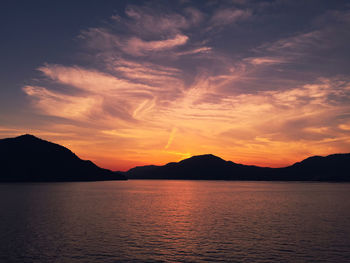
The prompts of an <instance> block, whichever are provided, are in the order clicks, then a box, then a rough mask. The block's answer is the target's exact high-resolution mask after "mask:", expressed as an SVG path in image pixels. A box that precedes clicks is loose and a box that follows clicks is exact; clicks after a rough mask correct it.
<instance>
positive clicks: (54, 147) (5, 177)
mask: <svg viewBox="0 0 350 263" xmlns="http://www.w3.org/2000/svg"><path fill="white" fill-rule="evenodd" d="M0 160H1V161H0V182H41V181H44V182H57V181H101V180H126V179H182V180H257V181H331V182H349V181H350V168H349V167H350V153H345V154H332V155H328V156H326V157H322V156H313V157H309V158H307V159H305V160H303V161H301V162H298V163H295V164H293V165H291V166H288V167H283V168H269V167H259V166H253V165H243V164H237V163H234V162H232V161H225V160H223V159H221V158H220V157H217V156H215V155H212V154H205V155H198V156H193V157H190V158H188V159H184V160H182V161H180V162H171V163H168V164H166V165H162V166H156V165H147V166H137V167H134V168H132V169H130V170H128V171H126V172H113V171H110V170H108V169H103V168H100V167H98V166H97V165H95V164H94V163H92V162H91V161H86V160H81V159H80V158H79V157H78V156H76V155H75V154H74V153H73V152H72V151H70V150H69V149H67V148H65V147H63V146H61V145H58V144H55V143H52V142H48V141H45V140H42V139H39V138H37V137H35V136H33V135H30V134H25V135H21V136H18V137H15V138H6V139H1V140H0Z"/></svg>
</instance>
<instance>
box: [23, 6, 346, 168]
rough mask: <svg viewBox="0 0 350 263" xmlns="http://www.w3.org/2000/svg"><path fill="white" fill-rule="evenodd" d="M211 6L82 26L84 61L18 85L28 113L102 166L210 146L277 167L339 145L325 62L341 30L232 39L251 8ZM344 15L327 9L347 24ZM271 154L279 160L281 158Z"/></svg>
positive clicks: (317, 28)
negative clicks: (86, 148)
mask: <svg viewBox="0 0 350 263" xmlns="http://www.w3.org/2000/svg"><path fill="white" fill-rule="evenodd" d="M211 5H212V6H211V8H212V10H210V11H208V10H207V9H205V8H203V9H200V8H199V7H198V6H197V7H195V6H191V4H186V5H185V4H184V5H183V6H181V8H180V9H179V10H178V11H177V12H175V11H169V10H168V9H166V8H164V9H160V10H161V11H159V10H158V9H155V10H156V11H155V10H153V9H151V8H150V7H148V6H147V5H142V6H141V5H138V6H137V5H134V6H128V8H127V9H126V10H125V13H124V14H118V15H115V16H113V17H112V18H111V19H110V20H109V21H108V22H106V23H105V24H104V25H103V26H96V27H94V28H88V29H86V30H83V31H82V32H81V34H80V38H79V39H80V41H81V43H82V44H83V47H84V52H86V57H85V59H86V60H89V65H90V66H89V67H86V66H82V65H79V63H78V62H77V64H76V65H75V66H72V65H69V66H68V65H56V64H44V65H43V66H41V67H39V69H38V70H39V72H41V74H42V78H41V79H39V80H38V81H35V82H34V84H32V85H27V86H25V87H24V88H23V91H24V92H25V93H26V94H27V95H28V96H29V98H30V99H31V102H32V105H33V106H34V108H35V109H36V110H37V112H39V113H40V114H42V115H46V116H52V117H58V118H62V119H64V121H66V122H65V123H60V124H59V125H58V126H59V127H61V128H60V131H61V130H64V128H63V127H65V128H66V129H67V130H69V131H70V132H72V133H75V134H80V133H84V132H86V133H87V134H88V135H89V136H94V138H96V141H98V148H99V149H100V150H99V151H98V152H99V153H100V154H101V155H102V156H104V157H103V158H105V162H108V163H109V164H110V163H111V162H112V160H113V158H117V159H118V158H119V159H118V160H120V161H123V162H125V163H128V165H129V164H130V162H131V163H137V161H136V160H141V159H143V160H145V161H146V162H148V163H152V162H153V163H162V162H166V161H170V160H174V158H175V157H176V158H178V157H179V156H182V157H183V156H188V155H189V154H201V153H213V154H217V155H220V156H222V157H224V158H225V159H232V160H234V161H241V162H243V163H252V164H253V163H254V164H261V165H275V166H279V165H281V164H287V163H291V162H292V161H297V160H299V159H301V158H303V157H305V156H307V155H311V154H327V153H332V152H337V151H346V150H347V149H350V139H349V138H350V134H349V118H350V114H349V112H350V107H349V101H350V80H349V77H348V76H347V75H346V74H344V72H346V69H343V68H340V67H339V65H340V64H341V63H339V65H338V64H337V63H336V62H339V61H343V60H342V59H343V58H338V57H337V52H336V51H337V49H336V48H335V47H338V46H339V45H340V43H341V40H340V39H338V38H340V36H337V37H334V39H331V40H330V39H329V37H330V36H334V33H333V32H334V31H336V30H339V29H337V28H338V22H336V21H335V22H332V23H330V24H326V25H325V24H322V23H318V24H317V23H316V24H315V25H314V26H313V27H312V29H310V28H308V29H309V30H307V29H304V30H303V31H296V32H293V33H291V34H288V35H286V34H282V33H281V32H279V34H277V36H275V37H274V38H273V40H271V39H270V38H266V37H265V36H264V35H263V34H260V33H259V32H257V31H254V32H253V33H254V36H253V37H254V40H255V42H254V45H253V46H252V45H251V44H250V43H251V42H252V41H249V40H250V39H249V38H247V39H243V40H244V41H242V38H244V36H245V34H247V32H249V30H250V29H251V30H253V29H254V28H256V27H257V26H258V25H259V24H258V23H260V21H261V20H262V19H263V18H262V17H256V16H258V15H259V12H261V10H260V9H259V10H258V11H259V12H258V11H257V12H254V6H252V5H248V4H247V3H245V2H244V1H243V2H242V3H240V4H239V5H243V6H241V7H240V8H237V6H229V7H228V8H223V6H216V5H215V4H214V3H211ZM245 5H247V6H245ZM259 8H261V6H259ZM344 13H346V12H342V13H340V14H338V17H341V18H342V19H341V21H342V23H348V20H347V16H346V15H344ZM332 16H334V14H333V15H332ZM259 19H260V20H259ZM241 21H245V22H246V23H252V24H251V25H250V27H248V28H247V30H248V29H249V30H248V31H245V29H246V28H239V26H237V27H235V25H239V22H241ZM344 21H345V22H344ZM346 21H347V22H346ZM254 23H255V24H254ZM252 25H254V26H252ZM343 26H344V25H343ZM215 28H216V29H217V30H216V29H215ZM219 29H220V30H219ZM221 29H230V31H229V32H232V35H227V32H228V30H226V31H225V30H223V31H221ZM224 31H225V34H222V33H221V32H224ZM242 32H244V33H242ZM218 39H219V40H220V41H219V40H218ZM256 39H258V40H259V41H257V40H256ZM240 41H242V43H241V44H240V45H238V44H237V43H240ZM328 50H332V51H333V53H330V54H328V53H327V52H326V51H328ZM320 60H322V61H332V63H334V65H336V67H333V66H332V69H329V68H328V67H326V66H327V64H321V63H316V62H319V61H320ZM329 63H330V62H329ZM342 63H343V62H342ZM332 70H334V71H335V72H336V73H339V72H340V73H339V74H331V73H332V72H331V71H332ZM68 122H69V125H70V126H69V129H68V128H67V126H63V125H68V124H67V123H68ZM82 126H84V127H83V128H82ZM87 127H88V128H87ZM56 128H57V127H56ZM82 130H84V132H82ZM87 130H88V131H87ZM73 137H74V136H73ZM66 141H67V142H69V143H70V144H72V147H73V148H74V147H76V149H82V148H83V146H82V145H80V144H79V145H78V144H76V145H75V146H74V138H72V137H69V140H68V139H66ZM109 147H114V148H116V149H118V151H117V150H110V148H109ZM90 149H91V151H93V150H92V149H93V146H90ZM96 154H97V153H96ZM96 154H94V158H97V156H96ZM115 155H120V156H123V157H115ZM266 156H268V157H266ZM281 156H289V157H288V158H287V157H286V159H285V160H283V161H282V162H283V163H281V161H279V160H280V159H281ZM290 156H293V157H290Z"/></svg>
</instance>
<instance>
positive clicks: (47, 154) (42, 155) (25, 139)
mask: <svg viewBox="0 0 350 263" xmlns="http://www.w3.org/2000/svg"><path fill="white" fill-rule="evenodd" d="M125 179H126V177H125V176H124V175H122V174H121V173H118V172H112V171H110V170H107V169H103V168H100V167H98V166H97V165H95V164H94V163H92V162H91V161H85V160H81V159H80V158H79V157H78V156H76V155H75V154H74V153H73V152H71V151H70V150H69V149H67V148H65V147H63V146H61V145H58V144H55V143H51V142H48V141H45V140H42V139H39V138H37V137H35V136H33V135H29V134H26V135H22V136H19V137H16V138H7V139H1V140H0V182H52V181H100V180H125Z"/></svg>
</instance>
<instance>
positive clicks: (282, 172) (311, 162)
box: [125, 154, 350, 181]
mask: <svg viewBox="0 0 350 263" xmlns="http://www.w3.org/2000/svg"><path fill="white" fill-rule="evenodd" d="M125 174H126V176H127V177H128V178H129V179H191V180H196V179H199V180H267V181H272V180H275V181H350V154H334V155H329V156H327V157H320V156H314V157H310V158H307V159H305V160H303V161H302V162H300V163H296V164H294V165H292V166H289V167H285V168H267V167H258V166H249V165H243V164H237V163H234V162H231V161H225V160H223V159H221V158H219V157H217V156H214V155H211V154H207V155H199V156H193V157H191V158H188V159H185V160H182V161H180V162H178V163H168V164H166V165H164V166H155V165H150V166H138V167H135V168H132V169H130V170H129V171H127V172H125Z"/></svg>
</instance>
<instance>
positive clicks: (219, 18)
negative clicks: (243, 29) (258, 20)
mask: <svg viewBox="0 0 350 263" xmlns="http://www.w3.org/2000/svg"><path fill="white" fill-rule="evenodd" d="M251 15H252V13H251V11H250V10H240V9H229V8H224V9H219V10H217V11H216V12H215V13H214V15H213V16H212V18H211V23H210V24H212V25H214V26H219V25H228V24H232V23H235V22H237V21H239V20H245V19H247V18H249V17H250V16H251Z"/></svg>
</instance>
